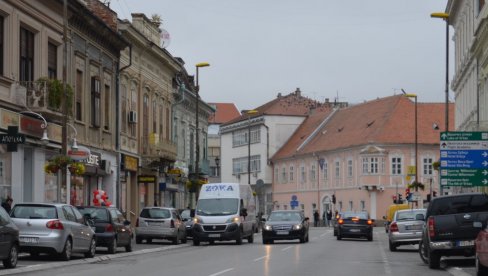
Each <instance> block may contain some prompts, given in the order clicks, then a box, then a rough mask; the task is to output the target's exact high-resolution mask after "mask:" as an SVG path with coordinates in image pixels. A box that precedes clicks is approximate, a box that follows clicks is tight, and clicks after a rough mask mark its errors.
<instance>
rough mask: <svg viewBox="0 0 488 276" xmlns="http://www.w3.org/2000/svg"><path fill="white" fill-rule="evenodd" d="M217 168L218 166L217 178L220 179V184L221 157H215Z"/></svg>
mask: <svg viewBox="0 0 488 276" xmlns="http://www.w3.org/2000/svg"><path fill="white" fill-rule="evenodd" d="M215 166H217V171H216V175H215V176H216V177H218V178H219V182H220V158H219V156H218V155H217V156H215Z"/></svg>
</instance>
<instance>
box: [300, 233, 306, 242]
mask: <svg viewBox="0 0 488 276" xmlns="http://www.w3.org/2000/svg"><path fill="white" fill-rule="evenodd" d="M305 241H306V240H305V234H303V236H301V237H300V243H305Z"/></svg>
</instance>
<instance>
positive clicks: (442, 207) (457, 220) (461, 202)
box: [419, 193, 488, 268]
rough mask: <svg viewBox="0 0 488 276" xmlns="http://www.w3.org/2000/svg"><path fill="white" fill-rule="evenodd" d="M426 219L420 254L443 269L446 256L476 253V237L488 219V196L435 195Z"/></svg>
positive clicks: (429, 262)
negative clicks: (442, 259)
mask: <svg viewBox="0 0 488 276" xmlns="http://www.w3.org/2000/svg"><path fill="white" fill-rule="evenodd" d="M425 218H426V222H425V224H424V226H423V231H422V240H421V241H420V244H419V253H420V257H421V258H422V260H423V261H424V262H425V263H426V264H428V265H429V267H430V268H439V266H440V259H441V257H442V256H466V257H469V256H474V254H475V244H474V240H475V239H476V237H477V235H478V233H479V231H480V230H482V229H484V228H485V227H486V222H487V220H488V195H486V194H482V193H467V194H458V195H450V196H442V197H437V198H434V199H433V200H432V201H431V202H430V204H429V207H428V208H427V213H426V215H425Z"/></svg>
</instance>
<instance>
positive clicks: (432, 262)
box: [428, 251, 441, 269]
mask: <svg viewBox="0 0 488 276" xmlns="http://www.w3.org/2000/svg"><path fill="white" fill-rule="evenodd" d="M428 254H429V258H428V260H429V268H432V269H438V268H439V267H440V265H441V256H440V255H439V254H438V253H435V252H432V251H429V252H428Z"/></svg>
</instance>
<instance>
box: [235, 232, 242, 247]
mask: <svg viewBox="0 0 488 276" xmlns="http://www.w3.org/2000/svg"><path fill="white" fill-rule="evenodd" d="M236 244H237V245H241V244H242V232H241V231H239V234H238V235H237V238H236Z"/></svg>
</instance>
